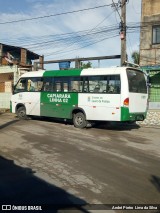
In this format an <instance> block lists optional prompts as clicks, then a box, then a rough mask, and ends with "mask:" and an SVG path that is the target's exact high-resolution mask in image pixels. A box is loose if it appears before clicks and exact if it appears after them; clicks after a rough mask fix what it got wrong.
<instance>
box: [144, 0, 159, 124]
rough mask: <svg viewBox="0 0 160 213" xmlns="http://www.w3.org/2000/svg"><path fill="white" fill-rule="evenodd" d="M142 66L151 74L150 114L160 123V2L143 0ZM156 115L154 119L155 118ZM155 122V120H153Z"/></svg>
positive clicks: (157, 0)
mask: <svg viewBox="0 0 160 213" xmlns="http://www.w3.org/2000/svg"><path fill="white" fill-rule="evenodd" d="M140 66H141V67H142V69H143V70H145V71H146V72H147V74H148V76H149V82H150V88H149V114H148V115H149V116H150V115H151V116H150V117H152V120H154V121H155V122H154V124H155V123H158V124H160V2H159V0H142V14H141V33H140ZM153 117H154V119H153ZM152 123H153V121H152Z"/></svg>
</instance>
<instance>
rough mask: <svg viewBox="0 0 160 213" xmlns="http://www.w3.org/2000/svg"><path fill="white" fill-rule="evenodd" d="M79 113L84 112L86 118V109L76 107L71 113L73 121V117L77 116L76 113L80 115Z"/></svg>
mask: <svg viewBox="0 0 160 213" xmlns="http://www.w3.org/2000/svg"><path fill="white" fill-rule="evenodd" d="M78 112H82V113H83V114H84V116H85V118H86V113H85V111H84V109H82V108H80V107H76V108H74V109H73V110H72V112H71V118H72V119H73V115H74V114H76V113H78Z"/></svg>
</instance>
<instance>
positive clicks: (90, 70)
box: [22, 67, 141, 77]
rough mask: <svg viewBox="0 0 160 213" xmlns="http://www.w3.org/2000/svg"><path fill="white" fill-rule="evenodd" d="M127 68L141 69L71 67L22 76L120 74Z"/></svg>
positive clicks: (28, 73)
mask: <svg viewBox="0 0 160 213" xmlns="http://www.w3.org/2000/svg"><path fill="white" fill-rule="evenodd" d="M127 68H130V69H134V70H139V71H141V70H140V69H137V68H133V67H108V68H88V69H69V70H40V71H32V72H27V73H25V74H23V75H22V77H43V76H46V77H50V76H72V75H73V76H81V75H97V74H100V75H104V74H107V73H108V74H113V73H115V74H118V73H121V72H123V71H125V70H126V69H127Z"/></svg>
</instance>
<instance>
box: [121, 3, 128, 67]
mask: <svg viewBox="0 0 160 213" xmlns="http://www.w3.org/2000/svg"><path fill="white" fill-rule="evenodd" d="M126 2H127V0H121V23H120V27H121V31H120V36H121V66H123V65H124V63H125V61H126V60H127V59H126Z"/></svg>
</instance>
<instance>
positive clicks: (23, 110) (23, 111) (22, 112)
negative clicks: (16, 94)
mask: <svg viewBox="0 0 160 213" xmlns="http://www.w3.org/2000/svg"><path fill="white" fill-rule="evenodd" d="M16 114H17V116H18V118H19V119H24V120H25V119H27V115H26V108H25V107H24V106H21V107H19V108H18V109H17V113H16Z"/></svg>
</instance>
